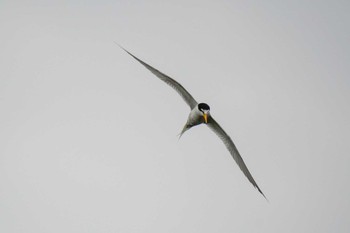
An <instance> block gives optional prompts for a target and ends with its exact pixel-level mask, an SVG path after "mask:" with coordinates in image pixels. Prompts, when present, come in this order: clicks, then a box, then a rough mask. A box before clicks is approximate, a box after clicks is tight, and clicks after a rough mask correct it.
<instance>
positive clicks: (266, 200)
mask: <svg viewBox="0 0 350 233" xmlns="http://www.w3.org/2000/svg"><path fill="white" fill-rule="evenodd" d="M256 188H257V189H258V191H259V193H261V195H263V197H264V198H265V200H266V201H267V202H269V203H270V201H269V199H267V197H266V196H265V194H264V193H263V192H262V191H261V189H260V188H259V187H258V186H257V187H256Z"/></svg>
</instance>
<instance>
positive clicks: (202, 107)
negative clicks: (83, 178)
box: [116, 43, 266, 199]
mask: <svg viewBox="0 0 350 233" xmlns="http://www.w3.org/2000/svg"><path fill="white" fill-rule="evenodd" d="M116 44H117V43H116ZM117 45H118V46H119V47H120V48H121V49H123V50H124V51H125V52H127V53H128V54H129V55H130V56H132V57H133V58H134V59H136V60H137V61H138V62H140V63H141V64H142V65H143V66H144V67H146V68H147V69H148V70H149V71H151V72H152V73H153V74H154V75H155V76H157V77H158V78H159V79H160V80H162V81H164V82H165V83H166V84H168V85H169V86H170V87H172V88H173V89H174V90H175V91H176V92H177V93H178V94H179V95H180V96H181V97H182V98H183V99H184V101H185V102H186V103H187V104H188V106H189V107H190V109H191V112H190V114H189V116H188V119H187V122H186V124H185V126H184V128H183V129H182V131H181V133H180V137H181V135H182V134H183V133H184V132H185V131H187V130H189V129H190V128H192V127H193V126H196V125H199V124H206V125H207V126H208V127H209V128H210V129H211V130H212V131H213V132H214V133H215V134H216V135H217V136H218V137H219V138H220V139H221V140H222V141H223V143H224V144H225V146H226V148H227V150H228V151H229V152H230V154H231V155H232V157H233V159H234V160H235V161H236V163H237V164H238V166H239V168H240V169H241V170H242V172H243V173H244V175H245V176H246V177H247V178H248V180H249V181H250V183H251V184H252V185H253V186H254V187H255V188H256V189H258V191H259V192H260V193H261V194H262V195H263V196H264V198H265V199H266V197H265V195H264V193H263V192H262V191H261V189H260V188H259V186H258V185H257V183H256V182H255V180H254V178H253V176H252V175H251V174H250V172H249V170H248V168H247V166H246V165H245V163H244V161H243V159H242V157H241V155H240V154H239V152H238V150H237V148H236V146H235V144H234V143H233V141H232V139H231V138H230V136H229V135H228V134H227V133H226V132H225V131H224V130H223V128H221V126H220V125H219V124H218V123H217V122H216V121H215V120H214V118H213V117H212V115H211V113H210V107H209V105H208V104H206V103H197V101H196V100H195V99H194V98H193V97H192V95H191V94H190V93H189V92H188V91H187V90H186V89H185V88H184V87H183V86H182V85H181V84H180V83H178V82H177V81H175V80H174V79H172V78H170V77H169V76H168V75H166V74H164V73H162V72H160V71H159V70H157V69H156V68H154V67H152V66H150V65H148V64H147V63H146V62H144V61H142V60H141V59H139V58H137V57H136V56H134V55H133V54H132V53H130V52H129V51H127V50H126V49H124V48H123V47H122V46H120V45H119V44H117Z"/></svg>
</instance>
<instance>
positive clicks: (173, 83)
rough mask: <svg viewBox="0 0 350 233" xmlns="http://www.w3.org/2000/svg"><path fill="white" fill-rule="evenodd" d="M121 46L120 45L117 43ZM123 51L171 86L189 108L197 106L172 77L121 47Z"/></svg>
mask: <svg viewBox="0 0 350 233" xmlns="http://www.w3.org/2000/svg"><path fill="white" fill-rule="evenodd" d="M118 46H119V47H121V46H120V45H118ZM121 48H122V49H123V50H124V51H125V52H127V53H128V54H129V55H130V56H132V57H133V58H135V59H136V60H137V61H138V62H140V63H141V64H142V65H143V66H144V67H146V68H147V69H148V70H149V71H151V72H152V73H153V74H154V75H155V76H157V77H158V78H159V79H160V80H162V81H164V82H165V83H166V84H168V85H169V86H171V87H172V88H173V89H174V90H175V91H176V92H177V93H179V95H180V96H181V97H182V98H183V99H184V101H185V102H186V103H187V104H188V105H189V106H190V108H191V109H193V108H194V107H195V106H197V101H196V100H195V99H194V98H193V97H192V96H191V94H190V93H189V92H188V91H187V90H186V89H185V88H184V87H183V86H182V85H181V84H180V83H178V82H176V81H175V80H174V79H172V78H170V77H169V76H168V75H166V74H164V73H162V72H160V71H159V70H157V69H155V68H153V67H152V66H150V65H148V64H147V63H146V62H144V61H142V60H140V59H139V58H137V57H136V56H134V55H133V54H131V53H130V52H129V51H127V50H126V49H124V48H123V47H121Z"/></svg>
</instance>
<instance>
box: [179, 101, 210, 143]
mask: <svg viewBox="0 0 350 233" xmlns="http://www.w3.org/2000/svg"><path fill="white" fill-rule="evenodd" d="M203 106H205V108H206V109H202V107H203ZM209 110H210V108H209V105H207V104H205V103H200V104H197V105H196V106H195V107H194V108H193V109H192V110H191V112H190V114H189V115H188V118H187V122H186V124H185V126H184V128H183V129H182V131H181V133H180V137H181V136H182V134H184V133H185V132H186V131H187V130H189V129H190V128H192V127H193V126H196V125H200V124H203V123H207V122H206V120H205V118H204V114H206V116H207V117H209V118H210V113H209Z"/></svg>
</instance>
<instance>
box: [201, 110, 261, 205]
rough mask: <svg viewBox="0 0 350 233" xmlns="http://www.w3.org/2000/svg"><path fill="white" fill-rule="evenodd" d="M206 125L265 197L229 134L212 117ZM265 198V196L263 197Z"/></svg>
mask: <svg viewBox="0 0 350 233" xmlns="http://www.w3.org/2000/svg"><path fill="white" fill-rule="evenodd" d="M207 125H208V127H209V128H210V129H211V130H213V131H214V133H215V134H216V135H217V136H218V137H219V138H220V139H221V140H222V141H223V142H224V144H225V146H226V148H227V149H228V151H229V152H230V154H231V155H232V157H233V159H234V160H235V161H236V163H237V164H238V166H239V168H240V169H241V170H242V172H243V173H244V175H245V176H246V177H247V178H248V180H249V181H250V183H252V184H253V185H254V187H255V188H257V189H258V191H259V192H260V193H261V194H262V195H263V196H264V197H265V195H264V193H263V192H262V191H261V189H260V188H259V186H258V185H257V183H256V182H255V180H254V178H253V176H252V175H251V174H250V172H249V170H248V168H247V166H246V165H245V163H244V161H243V159H242V157H241V155H240V154H239V152H238V150H237V148H236V146H235V144H234V143H233V141H232V140H231V138H230V136H228V134H227V133H226V132H225V131H224V130H223V129H222V128H221V126H220V125H219V124H218V123H217V122H216V121H215V120H214V118H212V117H210V118H209V122H208V124H207ZM265 199H266V197H265Z"/></svg>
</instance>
